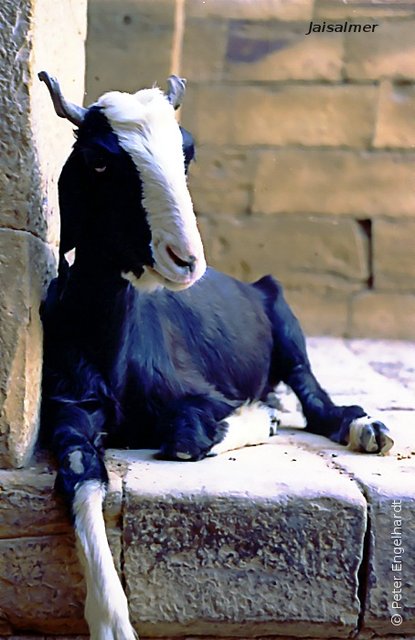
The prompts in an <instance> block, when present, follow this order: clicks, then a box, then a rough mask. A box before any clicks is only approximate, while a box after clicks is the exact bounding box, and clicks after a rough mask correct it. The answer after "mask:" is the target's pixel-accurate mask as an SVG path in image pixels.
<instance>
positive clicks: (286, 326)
mask: <svg viewBox="0 0 415 640" xmlns="http://www.w3.org/2000/svg"><path fill="white" fill-rule="evenodd" d="M255 286H257V287H258V288H259V289H260V290H261V291H262V292H263V293H265V297H266V305H267V311H268V314H269V316H270V319H271V322H272V327H273V340H274V347H273V353H272V364H271V370H270V384H271V385H274V384H276V383H278V382H279V381H283V382H285V383H286V384H287V385H288V386H289V387H291V389H292V390H293V391H294V392H295V394H296V395H297V397H298V399H299V400H300V403H301V406H302V410H303V413H304V416H305V418H306V421H307V427H306V429H307V431H310V432H311V433H316V434H319V435H323V436H326V437H327V438H330V440H332V441H334V442H338V443H340V444H343V445H348V446H349V448H350V449H352V450H354V451H361V452H366V453H386V452H387V451H389V449H390V448H391V447H392V446H393V440H392V438H391V437H390V435H389V430H388V428H387V427H386V426H385V425H384V424H383V423H382V422H380V421H378V420H374V419H373V418H370V417H369V416H368V415H367V414H366V412H365V411H364V409H362V407H360V406H358V405H352V406H338V405H335V404H334V403H333V402H332V400H331V399H330V397H329V395H328V394H327V393H326V391H324V389H323V388H322V387H321V386H320V384H319V383H318V381H317V379H316V377H315V376H314V374H313V372H312V370H311V365H310V362H309V359H308V356H307V351H306V344H305V338H304V334H303V332H302V330H301V327H300V324H299V322H298V320H297V318H296V317H295V316H294V314H293V313H292V311H291V309H290V308H289V306H288V304H287V302H286V301H285V299H284V296H283V292H282V288H281V286H280V285H279V283H278V282H276V281H275V280H274V279H273V278H270V277H267V278H263V279H262V280H260V281H259V282H258V283H256V285H255ZM334 366H336V363H335V362H333V367H334Z"/></svg>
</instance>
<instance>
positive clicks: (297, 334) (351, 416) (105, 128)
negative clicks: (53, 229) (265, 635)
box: [39, 72, 393, 640]
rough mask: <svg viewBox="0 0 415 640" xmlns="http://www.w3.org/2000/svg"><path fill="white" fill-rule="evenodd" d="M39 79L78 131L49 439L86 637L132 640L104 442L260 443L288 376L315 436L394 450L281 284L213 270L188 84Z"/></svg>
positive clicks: (57, 287)
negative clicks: (321, 373) (195, 178)
mask: <svg viewBox="0 0 415 640" xmlns="http://www.w3.org/2000/svg"><path fill="white" fill-rule="evenodd" d="M39 76H40V79H41V80H43V81H45V82H46V84H47V86H48V89H49V91H50V94H51V97H52V100H53V103H54V106H55V110H56V112H57V114H58V115H59V116H61V117H64V118H67V119H69V121H70V122H72V123H73V124H74V125H76V127H77V132H76V142H75V144H74V147H73V151H72V153H71V155H70V156H69V158H68V160H67V162H66V164H65V165H64V167H63V170H62V173H61V176H60V179H59V203H60V215H61V242H60V256H59V270H58V277H57V278H56V279H55V280H54V281H52V283H51V285H50V287H49V290H48V294H47V297H46V300H45V301H44V303H43V305H42V319H43V324H44V332H45V350H44V381H43V399H42V427H41V433H42V438H43V441H44V442H46V443H47V446H48V447H49V448H50V449H51V450H52V451H53V453H54V455H55V457H56V460H57V467H58V470H57V479H56V487H57V489H58V490H59V491H60V492H61V493H62V494H63V495H64V497H65V498H66V500H67V502H68V504H69V506H70V510H71V513H72V517H73V521H74V528H75V533H76V538H77V546H78V550H79V555H80V558H81V560H82V563H83V567H84V571H85V577H86V583H87V598H86V604H85V617H86V620H87V622H88V624H89V627H90V631H91V637H92V638H94V639H97V640H104V639H105V640H110V639H117V640H120V639H122V640H128V639H132V638H134V637H135V632H134V630H133V628H132V626H131V623H130V621H129V614H128V605H127V600H126V597H125V595H124V592H123V589H122V587H121V583H120V581H119V579H118V577H117V574H116V571H115V568H114V564H113V561H112V558H111V553H110V549H109V546H108V542H107V539H106V535H105V528H104V521H103V516H102V504H103V499H104V496H105V491H106V485H107V480H108V477H107V472H106V468H105V463H104V450H105V447H108V446H111V447H130V448H154V449H158V450H159V456H160V457H162V458H164V459H172V460H181V461H184V460H188V461H196V460H200V459H202V458H204V457H205V456H207V455H212V454H217V453H219V452H221V451H223V450H225V449H228V450H229V449H231V448H236V447H238V446H241V445H243V444H247V443H250V444H252V443H256V442H262V441H264V440H265V439H266V438H267V437H268V436H269V434H270V432H272V431H273V419H274V415H273V408H272V406H271V405H270V401H269V398H270V394H271V393H272V391H273V389H274V388H275V386H276V385H277V384H278V383H279V382H280V381H283V382H285V383H286V384H287V385H288V386H289V387H291V388H292V389H293V391H294V392H295V393H296V394H297V396H298V398H299V400H300V403H301V405H302V409H303V413H304V416H305V418H306V422H307V426H306V429H307V430H308V431H309V432H312V433H316V434H321V435H323V436H326V437H327V438H330V439H331V440H332V441H334V442H338V443H341V444H344V445H348V446H349V447H350V448H352V449H353V450H358V451H363V452H369V453H379V452H385V451H387V450H388V449H389V448H390V447H391V446H392V444H393V441H392V439H391V438H390V436H389V435H388V430H387V428H386V427H385V425H383V424H382V423H381V422H379V421H376V420H373V419H371V418H369V417H368V416H367V415H366V413H365V411H364V410H363V409H362V408H361V407H359V406H337V405H335V404H334V403H333V402H332V400H331V399H330V398H329V396H328V395H327V393H326V392H325V391H324V390H323V389H322V388H321V386H320V385H319V383H318V382H317V380H316V378H315V377H314V375H313V373H312V371H311V367H310V363H309V360H308V357H307V353H306V346H305V339H304V336H303V333H302V330H301V328H300V325H299V323H298V321H297V319H296V318H295V316H294V315H293V313H292V311H291V310H290V308H289V306H288V305H287V303H286V301H285V299H284V295H283V291H282V287H281V285H280V284H279V283H278V282H277V281H276V280H275V279H274V278H272V277H271V276H266V277H264V278H262V279H261V280H259V281H258V282H255V283H253V284H246V283H243V282H239V281H237V280H235V279H233V278H231V277H229V276H227V275H225V274H222V273H219V272H217V271H215V270H214V269H211V268H207V267H206V263H205V258H204V252H203V245H202V241H201V239H200V235H199V232H198V228H197V224H196V218H195V215H194V212H193V206H192V201H191V198H190V195H189V191H188V188H187V181H186V173H187V168H188V165H189V163H190V161H191V160H192V158H193V156H194V144H193V138H192V136H191V134H190V133H189V132H187V131H185V130H184V129H183V128H181V127H180V126H179V124H178V123H177V121H176V118H175V113H174V112H175V108H177V107H178V106H179V102H180V100H181V98H182V96H183V94H184V89H185V81H184V80H182V79H180V78H178V77H176V76H171V77H170V78H169V80H168V92H167V94H164V93H163V92H162V91H161V90H159V89H157V88H153V89H144V90H140V91H138V92H137V93H135V94H125V93H118V92H110V93H107V94H105V95H103V96H102V97H101V98H100V99H99V100H98V101H97V102H96V103H94V104H93V105H92V106H90V107H89V108H87V109H85V108H83V107H78V106H76V105H74V104H71V103H69V102H67V101H66V100H65V99H64V98H63V96H62V94H61V91H60V88H59V84H58V83H57V81H56V79H54V78H51V77H50V76H49V75H48V74H47V73H46V72H42V73H41V74H39ZM73 248H75V249H76V256H75V261H74V263H73V265H72V266H71V267H69V265H68V263H67V261H66V258H65V254H66V253H67V252H68V251H70V250H72V249H73Z"/></svg>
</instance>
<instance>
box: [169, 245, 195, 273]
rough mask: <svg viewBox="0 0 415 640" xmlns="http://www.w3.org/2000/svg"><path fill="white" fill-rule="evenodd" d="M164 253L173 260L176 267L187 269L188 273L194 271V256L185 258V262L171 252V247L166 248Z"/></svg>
mask: <svg viewBox="0 0 415 640" xmlns="http://www.w3.org/2000/svg"><path fill="white" fill-rule="evenodd" d="M166 251H167V253H168V255H169V257H170V258H171V259H172V260H173V262H174V264H176V265H177V266H178V267H182V268H187V269H189V271H190V273H192V272H193V271H194V270H195V267H196V258H195V256H189V257H188V258H186V260H183V259H182V258H180V257H179V256H178V255H177V253H175V252H174V251H173V249H172V248H171V247H166Z"/></svg>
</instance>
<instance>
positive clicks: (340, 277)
mask: <svg viewBox="0 0 415 640" xmlns="http://www.w3.org/2000/svg"><path fill="white" fill-rule="evenodd" d="M201 226H202V236H203V241H204V244H205V247H206V253H207V257H208V261H209V263H210V264H212V265H213V266H214V267H215V268H217V269H219V270H222V271H225V272H226V273H229V274H230V275H233V276H235V277H237V278H241V279H243V280H248V281H253V280H256V279H258V278H260V277H261V276H263V275H264V274H266V273H272V274H274V275H275V276H276V277H277V278H278V279H279V280H281V281H282V283H283V284H284V286H287V287H290V288H294V287H296V288H302V289H306V290H309V289H310V288H317V289H332V290H334V291H338V290H339V289H342V290H343V291H345V290H353V288H354V289H356V288H360V287H361V286H362V285H363V283H364V282H365V281H366V280H367V278H368V264H369V258H368V246H367V239H366V237H365V235H364V234H363V233H362V232H361V230H360V227H359V226H358V225H357V224H356V223H355V222H352V221H350V220H330V219H323V218H319V219H317V218H310V217H306V216H304V217H302V218H300V217H297V216H295V217H293V216H284V217H283V216H279V217H274V216H273V217H269V216H262V217H259V216H245V217H244V218H231V217H224V216H222V217H221V216H214V217H213V216H210V217H209V219H208V221H206V222H205V221H204V222H203V223H202V224H201Z"/></svg>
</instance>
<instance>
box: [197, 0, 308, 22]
mask: <svg viewBox="0 0 415 640" xmlns="http://www.w3.org/2000/svg"><path fill="white" fill-rule="evenodd" d="M312 11H313V0H226V2H223V0H209V2H204V1H203V0H185V12H186V16H189V17H197V18H236V19H238V20H264V21H266V20H272V19H276V20H306V19H307V18H310V19H311V14H312Z"/></svg>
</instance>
